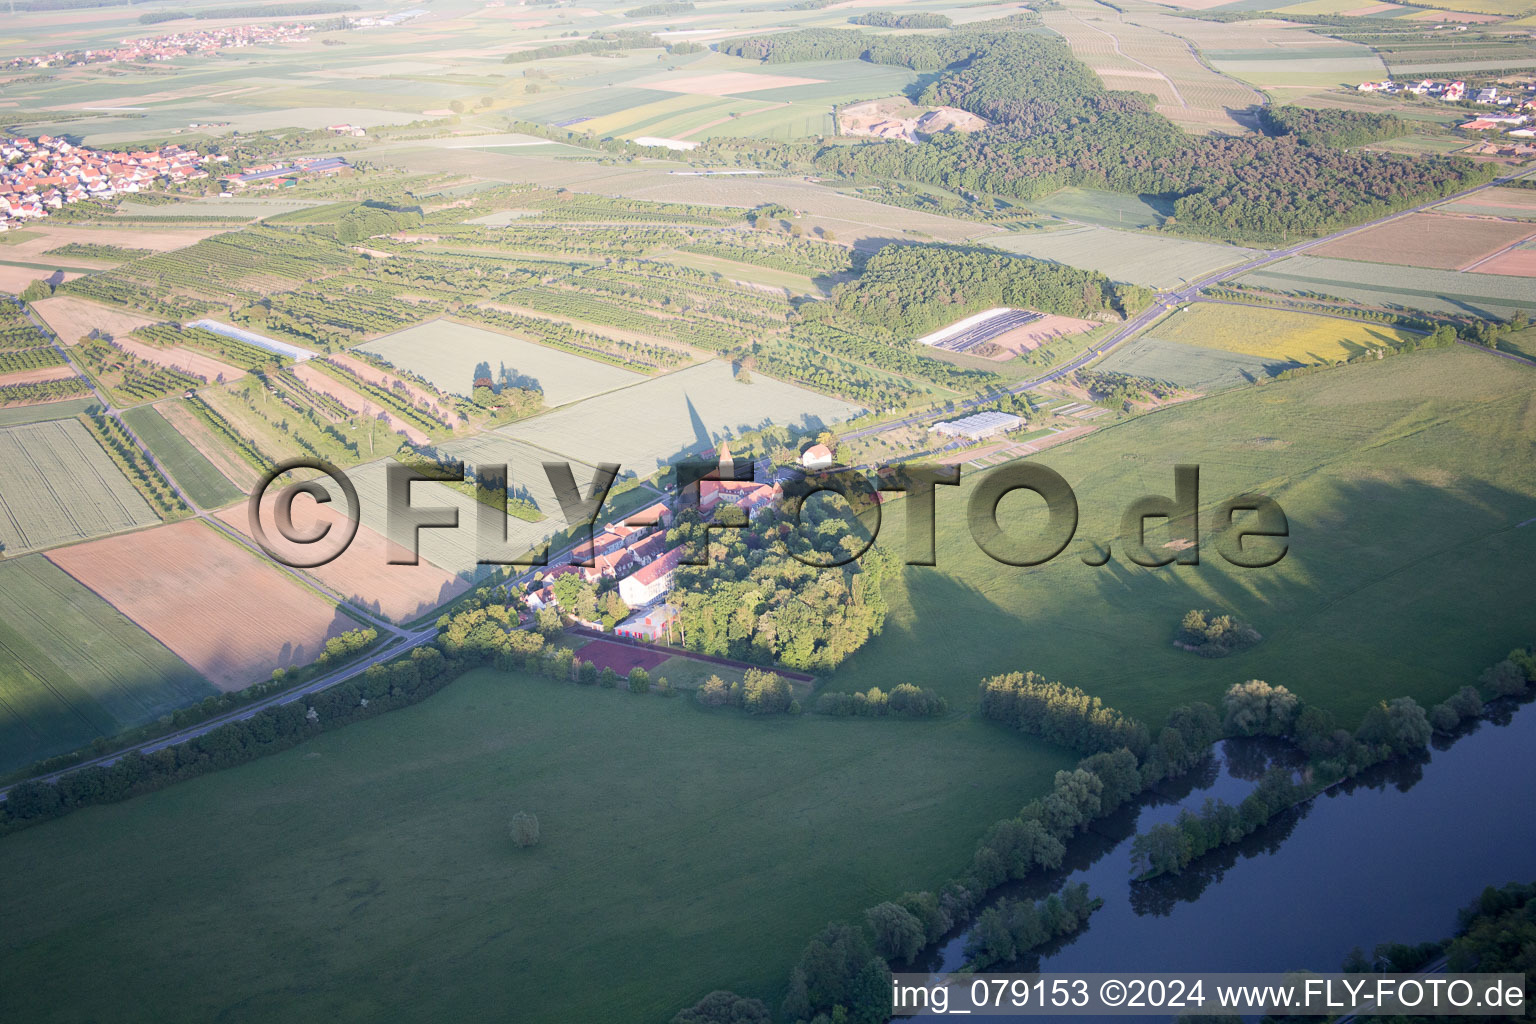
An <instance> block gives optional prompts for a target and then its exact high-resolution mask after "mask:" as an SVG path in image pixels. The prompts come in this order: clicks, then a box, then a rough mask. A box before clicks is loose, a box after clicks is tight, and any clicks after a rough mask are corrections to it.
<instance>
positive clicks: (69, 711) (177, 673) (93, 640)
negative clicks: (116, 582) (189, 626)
mask: <svg viewBox="0 0 1536 1024" xmlns="http://www.w3.org/2000/svg"><path fill="white" fill-rule="evenodd" d="M213 693H214V689H213V687H211V686H209V685H208V683H207V681H206V680H204V679H203V678H202V677H201V676H199V675H198V674H197V673H196V672H194V671H193V670H192V669H191V667H189V666H188V665H187V664H186V663H185V662H183V661H181V660H180V659H179V658H177V657H176V656H175V655H173V654H171V652H170V651H168V650H166V649H165V647H164V646H162V645H161V644H160V642H159V641H157V640H155V639H154V637H151V636H150V635H149V634H148V633H146V632H144V631H143V630H142V629H140V628H139V627H138V626H135V625H134V624H133V623H132V622H130V621H129V620H128V619H127V618H125V617H124V616H123V614H122V613H121V612H119V611H117V610H116V609H115V608H113V607H112V606H111V605H109V604H107V602H105V601H103V600H102V599H101V598H99V597H97V596H96V595H95V594H93V593H91V591H89V590H87V589H86V588H85V587H83V586H81V585H80V584H79V583H77V582H75V580H74V579H72V578H71V577H70V576H69V575H68V574H66V573H64V572H63V571H61V570H60V569H58V568H57V567H56V566H54V565H53V563H51V562H49V561H48V560H47V559H45V558H43V556H42V555H28V556H25V557H22V558H6V559H0V773H4V772H9V771H13V770H15V769H17V768H20V767H22V766H24V765H27V764H31V763H32V762H33V761H36V760H39V759H41V758H45V757H52V756H54V755H56V754H62V753H67V752H68V751H71V750H75V749H77V748H79V747H83V746H85V745H86V744H88V743H90V742H91V741H92V740H94V739H96V738H97V737H98V736H111V735H113V734H115V733H117V732H119V731H121V730H123V729H126V728H129V727H131V726H134V725H139V724H142V723H144V722H147V721H150V720H151V719H154V718H156V717H158V716H159V715H162V714H166V713H168V712H170V711H173V710H175V709H176V708H179V707H183V706H185V705H187V704H190V703H192V702H194V701H197V700H200V699H202V698H203V697H207V696H210V695H212V694H213Z"/></svg>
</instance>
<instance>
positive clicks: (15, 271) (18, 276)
mask: <svg viewBox="0 0 1536 1024" xmlns="http://www.w3.org/2000/svg"><path fill="white" fill-rule="evenodd" d="M39 262H41V261H39ZM80 276H81V275H80V274H77V273H72V272H69V271H64V270H37V269H34V268H32V267H13V266H10V265H9V264H3V263H0V292H10V293H11V294H12V295H20V294H21V293H22V292H24V291H26V289H27V285H29V284H31V283H32V282H33V281H47V282H49V283H50V284H54V285H58V284H62V283H63V282H65V281H73V280H74V279H75V278H77V277H80Z"/></svg>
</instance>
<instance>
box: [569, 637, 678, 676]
mask: <svg viewBox="0 0 1536 1024" xmlns="http://www.w3.org/2000/svg"><path fill="white" fill-rule="evenodd" d="M671 657H672V652H671V651H666V652H661V651H652V650H647V649H646V648H644V647H631V646H629V645H628V644H616V643H612V642H611V641H608V640H593V641H592V642H591V643H589V644H587V645H586V646H584V647H583V648H582V649H581V650H579V651H577V652H576V658H577V660H579V661H590V662H592V664H594V665H596V666H597V670H598V671H599V672H601V671H602V670H603V669H605V668H611V669H613V670H614V671H615V672H617V673H618V674H619V675H621V676H627V675H629V670H630V669H632V668H634V667H635V666H636V665H638V666H640V667H641V668H643V669H645V670H646V671H647V672H650V671H652V670H653V669H655V668H656V666H657V665H660V664H661V663H662V662H664V661H666V660H667V659H669V658H671Z"/></svg>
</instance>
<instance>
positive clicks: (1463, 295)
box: [1238, 256, 1536, 320]
mask: <svg viewBox="0 0 1536 1024" xmlns="http://www.w3.org/2000/svg"><path fill="white" fill-rule="evenodd" d="M1238 280H1239V281H1241V282H1242V283H1243V284H1246V285H1251V286H1253V287H1256V288H1267V289H1270V290H1273V291H1278V292H1291V293H1294V294H1298V295H1305V294H1312V295H1327V296H1332V297H1334V298H1340V299H1347V300H1349V301H1351V302H1359V303H1363V304H1365V305H1371V306H1402V307H1407V308H1410V309H1422V310H1427V311H1428V312H1431V313H1453V314H1467V313H1470V314H1472V315H1473V316H1481V317H1488V318H1490V319H1496V320H1503V319H1506V318H1508V317H1510V316H1512V315H1514V313H1515V311H1516V310H1520V309H1524V310H1526V311H1528V312H1529V311H1532V310H1536V288H1532V287H1531V281H1530V278H1525V277H1505V276H1502V275H1497V274H1463V273H1461V272H1459V271H1455V270H1426V269H1423V268H1421V267H1394V266H1386V265H1384V264H1380V263H1359V262H1356V261H1354V260H1334V259H1325V258H1322V257H1318V256H1292V257H1291V258H1290V259H1288V260H1282V261H1281V262H1279V263H1274V264H1271V265H1269V266H1267V267H1261V268H1259V269H1258V270H1254V271H1251V272H1249V273H1247V274H1244V275H1243V276H1242V277H1241V278H1239V279H1238Z"/></svg>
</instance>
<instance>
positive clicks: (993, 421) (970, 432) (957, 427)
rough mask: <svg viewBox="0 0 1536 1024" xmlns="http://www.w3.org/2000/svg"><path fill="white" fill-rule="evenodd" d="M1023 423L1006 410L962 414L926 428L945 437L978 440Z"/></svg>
mask: <svg viewBox="0 0 1536 1024" xmlns="http://www.w3.org/2000/svg"><path fill="white" fill-rule="evenodd" d="M1023 425H1024V421H1023V420H1022V419H1021V418H1019V417H1018V416H1015V415H1013V414H1012V413H1007V412H978V413H976V414H974V415H971V416H964V417H961V418H960V419H958V420H946V421H945V422H943V423H935V424H934V425H933V426H931V427H929V428H928V429H929V430H930V431H932V432H933V433H935V434H943V435H944V436H945V437H968V438H970V439H971V440H972V441H979V440H981V439H982V438H984V437H991V436H993V435H994V434H1006V433H1007V432H1008V431H1010V430H1017V429H1019V428H1020V427H1022V426H1023Z"/></svg>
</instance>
